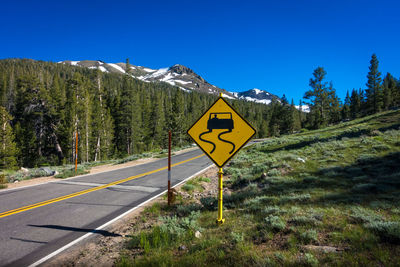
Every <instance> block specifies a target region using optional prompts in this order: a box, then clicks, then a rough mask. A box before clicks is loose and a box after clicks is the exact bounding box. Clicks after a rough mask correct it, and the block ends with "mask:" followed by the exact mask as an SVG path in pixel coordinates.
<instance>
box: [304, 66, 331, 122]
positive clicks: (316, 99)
mask: <svg viewBox="0 0 400 267" xmlns="http://www.w3.org/2000/svg"><path fill="white" fill-rule="evenodd" d="M313 76H314V78H311V79H310V83H309V85H310V87H311V90H309V91H307V92H306V93H305V94H304V98H305V99H309V100H310V101H311V102H310V103H309V107H310V113H309V114H308V117H309V121H310V124H311V127H312V128H315V129H318V128H319V127H321V126H323V125H325V124H326V123H327V122H328V118H327V110H326V108H327V105H328V93H327V87H328V85H327V83H326V82H324V79H325V76H326V71H325V70H324V68H322V67H318V68H316V69H315V70H314V72H313Z"/></svg>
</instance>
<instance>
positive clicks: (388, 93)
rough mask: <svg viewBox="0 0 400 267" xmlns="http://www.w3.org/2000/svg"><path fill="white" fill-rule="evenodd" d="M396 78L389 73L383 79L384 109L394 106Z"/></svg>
mask: <svg viewBox="0 0 400 267" xmlns="http://www.w3.org/2000/svg"><path fill="white" fill-rule="evenodd" d="M396 85H397V83H396V80H395V78H394V77H393V76H392V75H391V74H390V73H387V74H386V76H385V78H384V79H383V84H382V87H383V91H382V93H383V109H384V110H388V109H389V108H391V107H393V106H394V102H395V101H394V98H395V97H396V90H397V88H396Z"/></svg>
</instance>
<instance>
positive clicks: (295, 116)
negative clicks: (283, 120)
mask: <svg viewBox="0 0 400 267" xmlns="http://www.w3.org/2000/svg"><path fill="white" fill-rule="evenodd" d="M290 108H291V113H292V121H293V127H292V132H297V131H299V130H300V129H301V121H300V116H299V115H298V114H299V111H298V110H297V109H296V106H295V105H294V100H293V98H292V103H291V105H290Z"/></svg>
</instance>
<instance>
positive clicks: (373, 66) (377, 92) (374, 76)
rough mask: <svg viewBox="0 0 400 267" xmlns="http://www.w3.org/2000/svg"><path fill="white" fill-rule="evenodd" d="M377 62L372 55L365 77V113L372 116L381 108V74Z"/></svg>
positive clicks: (375, 57)
mask: <svg viewBox="0 0 400 267" xmlns="http://www.w3.org/2000/svg"><path fill="white" fill-rule="evenodd" d="M378 66H379V61H378V58H377V56H376V55H375V54H372V57H371V61H370V66H369V72H368V75H367V79H368V81H367V84H366V85H367V89H366V90H365V93H366V109H367V110H366V112H367V114H373V113H377V112H379V111H381V109H382V107H383V98H382V89H381V81H382V79H381V73H380V72H379V71H378Z"/></svg>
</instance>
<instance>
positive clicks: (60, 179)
mask: <svg viewBox="0 0 400 267" xmlns="http://www.w3.org/2000/svg"><path fill="white" fill-rule="evenodd" d="M191 151H192V150H190V151H187V152H191ZM177 152H179V151H177ZM185 153H186V152H184V153H181V154H178V155H174V156H172V157H175V156H179V155H182V154H185ZM146 159H147V158H146ZM163 159H165V158H161V159H157V160H156V161H159V160H163ZM138 160H139V159H138ZM133 161H135V160H133ZM156 161H153V162H156ZM149 163H152V162H144V163H140V164H137V165H133V166H126V167H121V168H118V169H114V170H109V171H102V172H96V173H87V174H82V175H78V176H72V177H69V178H65V179H63V178H59V179H58V178H55V179H58V180H55V181H49V182H44V183H39V184H33V185H25V186H21V187H15V188H8V189H7V188H5V189H1V190H0V195H1V193H2V192H8V191H14V190H18V189H25V188H28V187H34V186H38V185H44V184H51V183H55V182H59V181H66V180H73V179H78V178H82V177H85V176H90V175H96V174H101V173H106V172H112V171H118V170H123V169H127V168H132V167H136V166H140V165H144V164H149ZM122 164H123V163H122ZM117 165H118V164H117ZM99 166H101V165H99ZM45 177H50V176H45ZM33 179H35V178H33ZM33 179H30V180H33Z"/></svg>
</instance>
